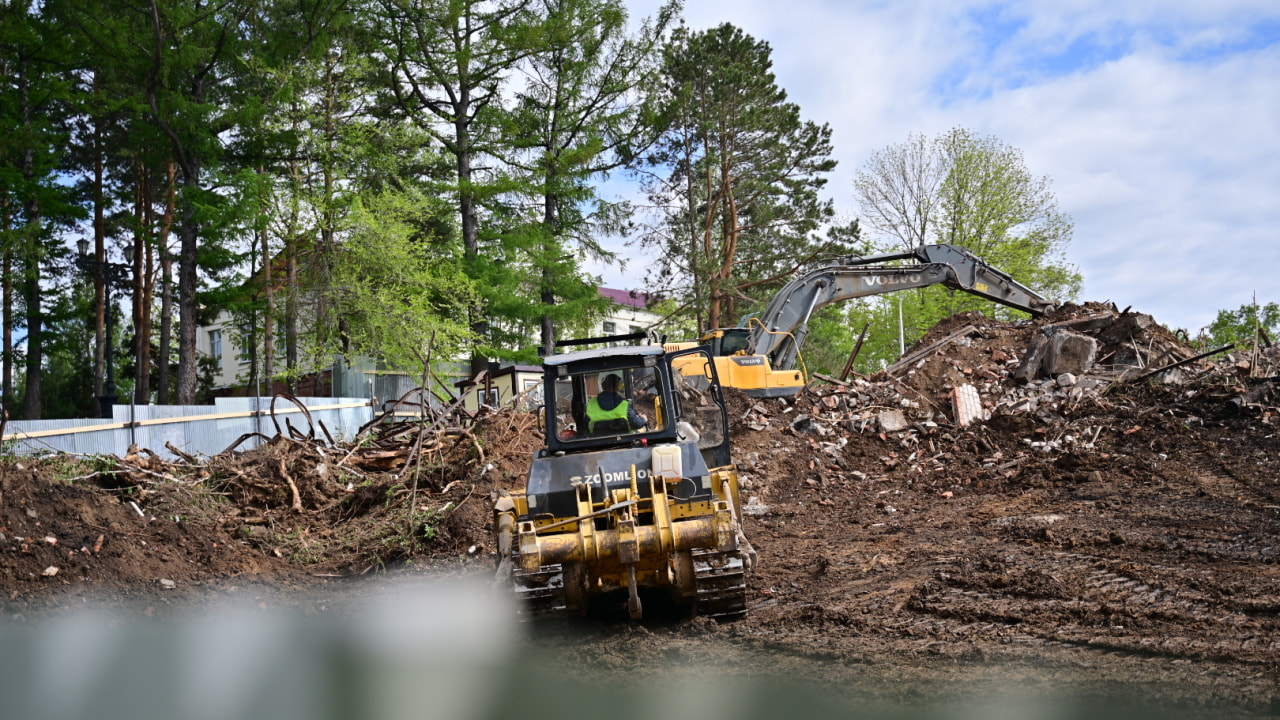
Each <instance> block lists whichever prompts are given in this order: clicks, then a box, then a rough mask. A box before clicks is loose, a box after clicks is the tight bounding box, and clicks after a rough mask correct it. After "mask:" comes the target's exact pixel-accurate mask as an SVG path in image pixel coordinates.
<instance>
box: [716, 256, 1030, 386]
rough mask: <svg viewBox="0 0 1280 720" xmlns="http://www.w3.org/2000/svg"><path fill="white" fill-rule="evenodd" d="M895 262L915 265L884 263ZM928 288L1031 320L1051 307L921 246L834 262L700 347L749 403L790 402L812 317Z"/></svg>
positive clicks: (960, 259) (975, 264)
mask: <svg viewBox="0 0 1280 720" xmlns="http://www.w3.org/2000/svg"><path fill="white" fill-rule="evenodd" d="M903 260H914V261H915V263H914V264H907V265H903V264H890V263H899V262H900V261H903ZM931 285H944V286H946V287H949V288H952V289H955V290H962V291H964V292H967V293H970V294H973V295H977V296H979V297H983V298H986V299H988V300H993V301H995V302H998V303H1001V304H1003V305H1007V306H1008V307H1011V308H1015V309H1017V310H1023V311H1025V312H1028V313H1031V314H1032V315H1041V314H1043V313H1045V312H1047V311H1048V310H1050V309H1052V308H1053V307H1054V306H1055V303H1054V302H1053V301H1051V300H1049V299H1047V298H1045V297H1043V296H1041V295H1040V294H1039V293H1037V292H1035V291H1034V290H1032V289H1031V288H1028V287H1027V286H1025V285H1023V284H1022V283H1019V282H1018V281H1017V280H1014V279H1013V278H1012V277H1010V276H1009V275H1008V274H1006V273H1003V272H1001V271H999V270H997V269H996V268H994V267H992V266H991V265H989V264H987V263H986V262H985V261H983V260H982V259H981V258H979V257H978V256H976V255H974V254H973V253H971V252H969V251H968V250H966V249H964V248H961V247H957V246H955V245H924V246H921V247H918V248H914V249H912V250H910V251H906V252H898V253H885V254H882V255H872V256H867V257H845V258H840V259H838V260H836V261H834V262H831V263H828V264H827V265H824V266H822V267H819V268H815V269H813V270H810V271H809V272H806V273H805V274H803V275H801V276H799V277H797V278H796V279H794V280H792V281H791V282H789V283H787V284H786V285H785V286H784V287H783V288H782V290H780V291H779V292H778V294H777V295H775V296H774V298H773V300H772V301H771V302H770V303H769V306H768V307H767V308H765V311H764V312H763V313H762V314H760V315H759V316H757V317H751V318H748V319H747V320H745V321H744V322H743V323H742V326H740V327H737V328H729V329H724V330H714V331H712V332H711V333H709V334H708V335H707V336H705V337H704V339H703V342H704V343H705V344H711V345H712V346H713V348H714V350H713V352H714V354H715V355H716V356H717V368H718V370H719V371H720V375H721V377H722V379H723V381H724V384H725V385H726V386H728V387H738V388H742V389H743V390H745V391H746V392H747V394H749V395H755V396H778V395H794V394H795V393H796V392H797V391H799V389H800V387H801V386H802V385H803V379H802V378H801V376H800V373H799V371H796V370H795V369H794V368H795V366H796V359H797V357H798V355H799V352H800V348H801V347H802V346H803V345H804V341H805V337H806V335H807V334H808V331H809V318H810V317H812V315H813V313H814V312H815V311H817V310H818V309H819V308H822V307H824V306H826V305H830V304H831V303H835V302H840V301H843V300H851V299H853V298H860V297H868V296H871V295H882V294H884V293H890V292H897V291H899V290H912V289H916V288H925V287H929V286H931Z"/></svg>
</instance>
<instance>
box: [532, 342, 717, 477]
mask: <svg viewBox="0 0 1280 720" xmlns="http://www.w3.org/2000/svg"><path fill="white" fill-rule="evenodd" d="M543 364H544V373H545V375H544V387H545V388H546V392H545V396H544V397H545V400H546V417H545V420H546V427H547V448H546V450H545V451H544V452H546V453H549V454H555V453H579V452H589V451H598V450H602V449H608V448H612V447H626V446H652V445H658V444H663V443H673V442H681V441H688V440H694V441H695V442H696V443H697V445H698V448H699V450H700V451H702V454H703V455H704V456H705V457H706V460H707V462H708V464H709V465H710V466H711V467H718V466H721V465H726V464H728V463H729V462H730V459H729V447H728V432H727V428H728V421H727V414H726V412H725V407H724V398H723V394H722V393H721V390H720V384H719V381H718V378H717V376H716V369H715V363H714V362H713V361H712V359H711V354H710V350H709V348H706V347H695V348H692V349H689V350H685V351H681V352H674V353H668V352H666V351H665V350H664V349H663V348H662V347H661V346H658V345H642V346H628V347H617V348H605V349H601V350H584V351H578V352H572V353H566V354H564V355H556V356H553V357H550V358H547V359H546V360H545V361H544V363H543Z"/></svg>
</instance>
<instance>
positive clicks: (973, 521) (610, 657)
mask: <svg viewBox="0 0 1280 720" xmlns="http://www.w3.org/2000/svg"><path fill="white" fill-rule="evenodd" d="M972 320H973V319H972V318H968V319H965V321H967V322H972ZM961 325H963V323H962V322H951V323H948V324H946V325H945V327H939V328H936V329H935V331H934V332H933V333H931V335H930V338H932V339H937V338H939V337H942V336H944V335H945V334H947V333H951V332H954V331H955V329H956V328H957V327H960V326H961ZM1033 331H1034V328H1033V327H1031V326H1029V325H1027V324H1025V323H1024V324H1002V323H996V322H995V321H986V323H985V324H984V325H983V327H981V328H979V331H978V332H977V336H975V337H974V338H973V341H972V342H970V343H967V344H965V345H963V346H951V347H948V348H946V349H944V350H943V351H941V352H939V353H937V354H935V355H933V356H932V357H930V358H928V359H926V360H924V361H921V362H922V364H921V365H920V366H919V367H918V368H917V369H916V370H915V372H914V373H913V374H911V375H910V376H909V377H906V378H905V379H902V380H897V379H888V378H879V379H877V378H871V379H869V380H868V381H866V384H865V385H864V386H862V391H860V390H859V388H858V386H856V385H847V386H846V385H839V384H824V383H816V384H814V385H813V386H811V387H810V388H809V389H808V390H806V392H805V393H803V394H802V395H801V396H800V397H798V398H796V399H794V400H765V401H760V400H751V399H749V398H746V397H745V396H743V395H741V394H738V393H731V398H730V399H731V401H732V402H731V412H730V415H731V423H732V430H733V432H732V437H733V441H734V454H735V460H736V462H737V464H738V467H739V470H740V472H741V474H742V479H743V488H744V491H743V495H744V498H747V499H748V500H749V501H748V502H747V504H746V506H745V518H744V523H745V529H746V534H747V536H748V537H749V538H750V539H751V541H752V542H753V544H754V546H755V548H756V550H757V551H758V552H759V564H758V567H756V568H755V569H754V571H753V572H752V573H751V575H750V576H749V605H748V608H749V611H748V614H747V616H746V617H745V618H743V619H741V620H738V621H736V622H731V623H724V624H717V623H715V622H712V621H707V620H700V619H688V618H685V619H670V620H664V621H658V622H648V623H644V624H632V623H625V622H617V623H615V622H603V621H599V620H593V619H588V620H584V621H574V622H562V623H554V622H553V623H544V624H541V625H539V626H537V627H532V628H527V631H528V637H527V638H526V640H525V642H526V643H527V646H528V647H530V648H536V649H537V650H538V652H541V653H545V654H549V655H550V657H552V658H553V659H554V664H555V665H556V666H557V667H559V668H561V669H562V670H564V671H565V672H566V673H569V674H572V675H575V676H580V677H582V676H585V677H599V678H608V677H612V676H614V675H627V676H634V675H636V674H638V673H639V674H647V673H660V672H661V671H662V669H663V668H670V667H673V666H679V667H684V666H696V667H699V668H702V669H703V670H705V671H708V672H714V673H719V674H721V675H723V676H724V677H726V678H729V679H736V680H738V681H743V680H752V681H754V680H755V679H760V678H774V679H779V680H780V681H782V682H784V683H789V684H791V686H792V687H799V688H812V689H813V690H814V692H816V693H818V695H816V696H809V697H810V698H811V699H812V698H814V697H823V698H826V697H830V698H833V699H835V700H837V701H839V702H848V701H855V702H857V703H858V707H869V706H875V707H880V706H883V707H903V706H917V705H918V706H932V707H936V706H940V705H944V704H945V705H948V706H951V705H952V704H953V703H955V702H957V701H962V700H966V699H972V700H975V701H976V700H977V699H979V698H981V697H983V696H984V694H985V693H987V692H989V691H995V692H1005V693H1009V692H1012V693H1015V694H1022V695H1027V696H1031V695H1035V696H1051V697H1055V698H1059V699H1061V700H1063V701H1064V702H1066V701H1071V702H1074V701H1077V700H1080V699H1085V700H1095V701H1098V702H1100V703H1104V704H1107V703H1110V707H1120V708H1124V707H1128V705H1127V703H1134V704H1135V706H1141V707H1143V708H1153V709H1156V710H1157V711H1159V712H1162V713H1165V714H1167V713H1169V712H1175V713H1184V714H1187V715H1203V716H1206V717H1227V716H1233V717H1277V716H1280V689H1278V685H1277V684H1278V683H1280V564H1278V560H1280V440H1277V432H1278V431H1280V414H1278V413H1277V412H1276V410H1275V408H1274V406H1275V405H1276V394H1275V393H1274V392H1272V391H1273V389H1274V384H1275V383H1276V380H1277V379H1276V378H1270V377H1248V376H1245V375H1243V374H1240V373H1238V372H1232V368H1231V367H1230V366H1227V367H1226V368H1225V369H1224V368H1223V366H1222V364H1219V365H1218V366H1216V369H1214V368H1211V369H1205V370H1203V371H1201V372H1200V374H1199V375H1197V376H1193V377H1191V378H1189V379H1185V378H1184V379H1183V380H1182V381H1181V382H1179V383H1168V384H1164V383H1153V382H1150V381H1146V380H1144V381H1140V382H1118V383H1114V384H1111V385H1109V386H1107V387H1105V388H1104V389H1102V390H1099V391H1097V392H1094V393H1092V394H1077V395H1075V396H1072V395H1067V394H1064V395H1062V399H1061V400H1060V401H1057V402H1055V403H1054V404H1052V405H1049V406H1046V405H1045V404H1044V403H1042V404H1041V407H1040V411H1038V412H1035V413H1030V412H1028V413H1021V414H1019V413H1000V412H997V413H995V414H994V415H993V417H991V418H990V419H988V420H986V421H983V422H979V423H976V424H973V425H970V426H969V427H964V428H961V427H957V426H955V425H954V424H953V423H947V422H933V421H919V418H920V417H933V418H934V419H935V420H942V419H943V416H945V415H946V414H947V411H946V397H947V393H948V392H949V391H950V389H951V387H952V386H953V385H954V384H956V383H959V382H963V381H965V380H966V379H972V378H974V377H976V376H979V375H981V374H982V373H984V372H987V373H991V372H992V371H991V368H992V367H997V368H998V367H1000V366H1002V365H1008V366H1009V367H1012V364H1013V362H1012V359H1010V360H1009V361H1005V359H1004V354H1008V355H1013V356H1016V355H1017V354H1018V353H1020V352H1022V349H1023V348H1025V346H1026V344H1027V342H1028V337H1029V336H1030V333H1032V332H1033ZM930 338H926V341H924V342H922V344H927V342H928V341H929V340H930ZM993 358H994V359H993ZM1013 359H1016V357H1015V358H1013ZM1205 367H1206V368H1208V366H1205ZM984 368H985V369H984ZM1252 374H1254V375H1256V374H1257V373H1256V372H1254V373H1252ZM991 382H992V383H1003V384H1004V386H1009V387H1011V386H1012V385H1011V384H1010V383H1009V382H1008V381H1007V380H1005V379H1000V380H999V381H996V380H992V381H991ZM885 388H893V389H894V391H895V392H897V393H898V395H896V396H893V397H894V398H895V399H898V401H899V405H900V406H902V407H907V406H911V405H913V404H914V405H915V406H918V407H919V408H921V410H920V412H917V413H916V414H915V415H913V416H911V419H912V420H916V422H912V423H911V427H910V428H909V429H908V430H906V431H897V432H885V431H880V430H878V429H877V428H876V427H874V426H869V425H868V424H867V421H866V419H867V417H869V416H868V414H867V412H866V411H867V409H868V403H870V405H871V406H873V407H870V409H871V410H872V411H876V410H880V409H883V408H878V407H874V406H875V404H876V403H877V402H883V401H884V399H885V397H887V396H886V395H884V392H886V391H885V390H884V389H885ZM873 390H874V392H872V391H873ZM860 392H861V394H859V393H860ZM877 392H878V393H880V394H879V395H876V393H877ZM868 393H869V394H868ZM872 396H874V397H872ZM1242 396H1248V397H1250V398H1251V399H1252V400H1253V401H1254V402H1249V403H1242V402H1240V401H1239V398H1240V397H1242ZM886 407H887V406H886ZM934 410H936V411H937V412H933V411H934ZM537 442H538V438H537V433H536V425H535V422H534V420H533V419H532V418H531V417H530V416H528V415H525V414H522V413H516V412H503V413H497V414H494V415H491V416H489V417H487V418H485V419H482V420H481V421H479V422H478V423H477V424H476V425H475V426H473V427H472V428H471V429H470V431H469V432H468V433H466V434H456V435H453V436H449V437H446V438H444V439H443V441H442V442H440V443H439V445H438V446H437V447H435V448H433V449H432V452H433V453H434V454H431V455H429V457H430V458H432V459H431V460H430V461H429V462H428V463H427V465H426V466H425V467H424V469H423V470H422V472H421V474H420V475H419V482H418V487H417V489H416V491H415V489H414V488H413V486H412V483H411V481H410V480H408V479H407V478H408V477H410V474H406V475H405V477H404V478H400V477H397V476H396V475H397V473H398V472H399V468H389V469H383V468H378V467H376V466H375V465H374V464H373V462H374V461H373V460H370V461H369V464H367V465H365V466H363V467H362V466H358V465H355V464H353V465H351V466H350V468H351V469H350V470H349V471H348V470H347V469H346V468H347V467H348V466H341V467H339V465H340V463H339V462H337V461H336V460H335V458H340V457H342V456H343V455H344V454H345V455H346V456H347V457H351V456H352V455H351V454H352V453H353V452H354V451H352V450H348V449H346V448H340V447H337V448H328V449H327V450H317V446H318V444H317V443H307V442H301V441H290V442H278V443H276V444H274V445H271V446H267V447H264V448H262V449H259V450H255V451H252V452H249V453H243V454H233V455H230V456H224V457H219V458H214V459H212V460H209V461H208V462H206V463H203V464H184V463H162V462H160V461H159V459H158V458H148V457H147V456H146V453H143V454H142V455H141V456H136V455H135V456H133V457H132V458H131V459H130V460H129V462H128V463H122V462H121V463H117V462H115V461H112V460H110V459H106V460H104V459H93V458H88V459H86V458H68V457H52V458H44V459H39V460H35V459H9V460H7V461H5V462H4V463H3V464H2V465H0V615H2V616H3V617H4V618H5V622H9V623H30V622H40V621H41V620H42V619H43V618H47V617H50V616H57V615H58V614H59V613H61V612H63V611H65V610H66V609H68V608H74V607H82V606H86V605H94V606H98V607H107V608H114V609H116V610H118V611H119V612H121V613H126V614H130V615H134V614H140V615H160V616H163V615H165V614H166V613H169V612H174V611H175V610H176V609H178V608H190V607H197V608H198V607H201V606H202V605H204V604H207V603H211V602H213V601H214V600H216V599H222V598H227V597H238V598H241V599H247V600H250V601H253V602H256V603H259V604H261V606H263V607H268V606H272V607H275V606H282V605H283V606H287V607H288V606H293V607H302V608H303V609H304V610H306V611H308V612H317V611H320V612H322V611H323V608H321V609H320V610H317V608H316V607H313V605H314V599H315V598H317V597H335V596H341V595H342V594H344V593H361V592H368V588H369V587H370V586H369V585H368V583H369V582H370V579H371V578H387V577H390V576H393V575H395V574H407V575H421V574H450V575H467V574H487V573H490V572H491V571H492V568H493V560H492V556H491V553H492V540H491V536H490V530H489V527H488V517H489V502H490V493H491V492H492V491H494V490H496V489H497V488H499V487H516V486H518V485H519V484H520V482H521V480H522V473H523V472H524V470H525V469H526V468H527V459H528V457H529V454H530V453H531V452H532V450H533V449H534V448H535V447H536V446H537ZM122 466H124V467H125V470H121V469H120V468H121V467H122ZM410 502H413V503H414V504H415V506H416V507H417V508H418V509H419V515H418V516H417V517H416V518H415V521H414V522H413V523H412V524H411V523H408V522H407V521H406V519H405V518H406V516H407V511H406V508H407V507H409V503H410ZM362 583H364V584H362Z"/></svg>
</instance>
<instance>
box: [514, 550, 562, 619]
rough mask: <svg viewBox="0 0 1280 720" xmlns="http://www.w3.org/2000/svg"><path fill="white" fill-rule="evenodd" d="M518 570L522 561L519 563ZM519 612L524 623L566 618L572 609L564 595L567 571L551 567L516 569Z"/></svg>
mask: <svg viewBox="0 0 1280 720" xmlns="http://www.w3.org/2000/svg"><path fill="white" fill-rule="evenodd" d="M516 565H517V567H518V566H519V561H518V559H517V561H516ZM511 580H512V582H511V586H512V591H513V592H514V593H515V598H516V613H517V616H518V617H520V618H521V619H522V620H533V619H535V618H541V617H551V616H555V615H563V614H565V612H566V610H567V609H568V602H567V601H566V599H565V592H564V568H563V567H562V566H560V565H547V566H545V567H543V568H542V569H539V570H537V571H535V572H524V571H521V570H518V569H517V570H515V571H514V572H512V576H511Z"/></svg>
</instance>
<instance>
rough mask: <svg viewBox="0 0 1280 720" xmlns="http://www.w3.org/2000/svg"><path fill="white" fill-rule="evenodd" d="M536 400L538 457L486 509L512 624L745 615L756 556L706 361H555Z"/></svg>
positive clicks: (600, 355)
mask: <svg viewBox="0 0 1280 720" xmlns="http://www.w3.org/2000/svg"><path fill="white" fill-rule="evenodd" d="M644 337H645V336H644V335H643V334H637V335H634V336H617V337H610V338H591V339H588V340H584V341H565V342H563V343H558V344H562V345H563V344H571V343H575V342H601V341H603V342H615V341H619V340H621V341H626V340H632V339H638V338H644ZM542 391H543V408H542V430H543V435H544V437H545V441H546V445H545V447H543V448H542V449H540V450H538V451H537V453H536V454H535V456H534V458H533V462H532V464H531V466H530V469H529V475H528V480H527V482H526V485H525V488H524V490H523V491H522V492H512V493H507V494H504V495H501V496H500V497H498V498H497V500H496V502H495V504H494V508H493V525H494V530H495V534H496V540H497V547H498V557H499V564H498V570H497V575H496V578H497V579H498V581H499V582H500V583H503V584H507V585H509V586H510V588H511V590H512V592H513V593H514V596H515V598H516V600H517V612H518V614H519V615H520V616H521V617H523V618H526V619H535V618H539V617H544V616H571V615H587V614H594V613H603V614H605V615H608V614H611V613H620V612H621V611H622V609H623V608H624V607H625V609H626V612H627V614H628V615H629V616H630V617H631V618H633V619H639V618H641V617H644V616H645V614H646V608H649V609H662V610H663V611H664V613H663V614H666V613H670V612H672V611H675V612H689V611H691V612H692V614H696V615H698V616H703V617H711V618H715V619H717V620H731V619H734V618H737V617H740V616H741V615H743V614H744V613H745V612H746V598H747V595H746V593H747V584H746V573H747V571H748V570H749V569H750V568H751V565H752V563H753V561H754V558H755V551H754V550H752V549H751V544H750V543H749V542H748V541H747V539H746V536H745V535H744V534H743V532H742V515H741V509H740V508H741V505H740V504H739V497H738V495H739V490H738V474H737V471H736V469H735V467H734V465H733V462H732V460H731V459H730V446H729V422H728V415H727V411H726V409H725V398H724V394H723V392H722V390H721V386H720V383H719V379H718V377H717V375H716V364H715V362H714V360H713V358H712V357H711V353H710V350H709V349H708V348H706V347H702V346H697V347H692V348H688V349H684V350H679V351H671V352H669V351H667V350H666V349H665V348H663V347H662V346H661V345H657V344H645V345H623V346H620V347H605V348H598V349H588V350H576V351H571V352H565V353H562V354H556V355H552V356H549V357H546V358H544V359H543V388H542ZM606 395H609V396H610V397H609V399H608V400H607V401H606Z"/></svg>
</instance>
